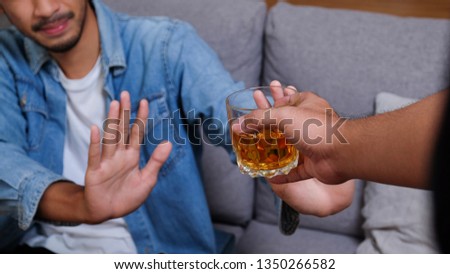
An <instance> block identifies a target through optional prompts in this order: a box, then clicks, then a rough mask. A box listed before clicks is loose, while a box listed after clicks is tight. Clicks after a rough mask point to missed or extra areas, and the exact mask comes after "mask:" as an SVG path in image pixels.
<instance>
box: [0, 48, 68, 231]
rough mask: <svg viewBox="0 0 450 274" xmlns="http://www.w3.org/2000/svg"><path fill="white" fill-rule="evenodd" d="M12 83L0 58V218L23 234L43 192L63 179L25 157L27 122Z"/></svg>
mask: <svg viewBox="0 0 450 274" xmlns="http://www.w3.org/2000/svg"><path fill="white" fill-rule="evenodd" d="M14 83H15V79H14V77H13V74H12V72H11V70H10V69H9V67H8V65H7V63H6V61H5V60H4V58H2V57H0V215H2V216H11V217H13V218H14V219H15V220H17V222H18V226H19V227H20V228H21V229H23V230H26V229H27V228H29V227H30V225H31V223H32V221H33V219H34V215H35V214H36V211H37V208H38V205H39V201H40V199H41V197H42V195H43V193H44V191H45V190H46V189H47V187H48V186H49V185H50V184H51V183H53V182H56V181H59V180H63V179H64V178H62V176H61V175H58V174H55V173H54V172H52V171H50V170H48V169H47V168H45V167H43V166H42V165H40V164H39V163H38V162H36V161H34V160H32V159H31V158H29V157H28V156H27V152H26V149H27V145H28V144H27V135H26V134H27V133H26V132H27V121H26V119H25V117H24V115H23V113H22V110H21V108H20V100H19V98H18V95H17V92H16V90H15V85H14Z"/></svg>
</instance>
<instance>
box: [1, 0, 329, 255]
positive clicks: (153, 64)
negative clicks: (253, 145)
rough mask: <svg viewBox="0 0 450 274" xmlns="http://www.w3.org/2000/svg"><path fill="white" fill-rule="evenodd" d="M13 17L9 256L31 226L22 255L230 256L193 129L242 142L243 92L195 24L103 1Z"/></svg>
mask: <svg viewBox="0 0 450 274" xmlns="http://www.w3.org/2000/svg"><path fill="white" fill-rule="evenodd" d="M0 8H1V9H2V10H3V11H4V13H5V14H6V15H7V17H8V18H9V20H10V22H11V23H12V24H13V25H14V26H15V28H10V29H7V30H4V31H2V32H0V98H1V101H0V102H1V107H0V214H3V215H5V213H6V214H7V217H2V218H1V219H0V223H1V224H5V225H4V227H6V228H7V229H6V230H7V231H2V232H1V233H2V237H1V239H0V248H1V247H2V246H3V247H4V246H6V245H8V244H9V242H8V241H9V240H12V239H13V238H14V237H13V235H16V234H14V233H13V230H14V229H16V228H17V227H18V228H20V229H22V230H24V231H26V232H25V235H23V237H21V244H20V246H19V247H18V248H19V249H18V250H16V251H17V252H53V253H136V252H138V253H216V252H222V251H223V249H224V246H219V245H218V244H216V239H220V241H217V242H221V243H226V242H227V239H228V238H227V237H228V236H227V235H223V234H221V233H218V232H216V231H215V230H214V229H213V226H212V223H211V220H210V216H209V211H208V208H207V203H206V198H205V195H204V192H203V186H202V182H201V177H200V174H199V170H198V167H197V165H196V163H197V162H196V160H195V155H196V152H198V151H196V150H197V149H196V148H195V147H194V146H192V145H190V144H189V142H188V141H187V140H188V133H187V130H186V127H185V126H184V125H185V123H186V121H187V122H189V123H193V122H194V121H196V120H197V119H199V118H212V117H214V118H215V119H209V121H210V122H211V123H215V125H214V127H210V128H216V130H215V131H213V132H210V133H214V134H215V136H218V135H217V134H219V133H221V134H224V133H226V132H228V131H227V130H226V129H224V127H225V125H226V122H227V118H226V110H225V107H224V101H225V98H226V96H227V95H228V94H229V92H231V91H233V90H237V89H240V88H242V84H238V83H235V82H234V81H233V80H232V78H231V77H230V75H229V73H227V72H226V71H225V70H224V68H223V66H222V65H221V63H220V61H219V60H218V58H217V56H216V54H215V53H214V52H213V51H212V50H211V49H210V48H209V47H208V46H207V45H206V44H205V43H204V42H203V41H202V40H201V39H200V38H199V37H198V36H197V34H196V33H195V31H194V30H193V29H192V28H191V27H190V26H189V25H187V24H185V23H182V22H180V21H177V20H171V19H163V18H145V19H144V18H135V17H129V16H127V15H123V14H117V13H114V12H112V11H111V10H109V9H108V8H107V7H106V6H105V5H104V4H103V3H102V2H101V1H100V0H92V1H88V0H22V1H9V0H0ZM125 91H126V92H125ZM180 109H182V110H183V111H180ZM191 110H195V112H194V111H191ZM177 113H181V115H176V114H177ZM179 116H181V117H179ZM130 117H131V118H133V117H136V120H135V122H134V123H132V124H131V129H129V128H130ZM105 119H107V121H108V123H106V128H105V132H104V134H103V136H101V135H102V133H101V131H100V130H99V128H101V126H102V121H104V120H105ZM147 120H148V130H147V131H145V132H144V129H143V127H144V125H145V123H146V122H147ZM168 120H170V124H168V123H166V122H167V121H168ZM102 138H103V141H101V139H102ZM226 138H228V137H227V136H224V139H225V140H224V143H230V142H229V141H227V140H226ZM165 141H168V142H165ZM142 144H143V145H142ZM157 181H158V184H156V182H157ZM330 189H333V190H334V188H330ZM319 191H329V190H328V189H327V190H322V189H320V190H319ZM330 191H332V190H330ZM311 196H314V195H311ZM318 202H320V201H318Z"/></svg>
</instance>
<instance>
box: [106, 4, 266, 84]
mask: <svg viewBox="0 0 450 274" xmlns="http://www.w3.org/2000/svg"><path fill="white" fill-rule="evenodd" d="M104 2H105V3H107V4H108V5H109V6H110V7H112V8H113V9H115V10H118V11H121V12H125V13H128V14H132V15H139V16H169V17H172V18H178V19H181V20H184V21H186V22H189V23H190V24H192V25H193V26H194V27H195V28H196V29H197V31H198V33H199V34H200V36H202V38H203V39H205V41H206V42H208V44H209V45H210V46H211V47H212V48H213V49H214V50H215V51H216V52H217V53H218V54H219V56H220V58H221V60H222V62H223V63H224V66H225V67H226V68H227V69H228V70H229V71H230V72H231V74H232V75H233V77H234V79H236V80H238V81H244V82H245V83H246V85H247V86H253V85H257V84H258V83H259V82H260V75H261V60H262V45H263V43H262V42H263V29H264V22H265V15H266V4H265V1H264V0H245V1H236V0H189V1H186V0H152V1H148V0H128V1H123V0H104Z"/></svg>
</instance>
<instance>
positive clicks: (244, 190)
mask: <svg viewBox="0 0 450 274" xmlns="http://www.w3.org/2000/svg"><path fill="white" fill-rule="evenodd" d="M105 3H107V4H108V5H109V6H110V7H111V8H113V9H115V10H117V11H120V12H124V13H128V14H132V15H138V16H169V17H172V18H178V19H181V20H184V21H187V22H189V23H190V24H192V25H193V26H194V27H195V28H196V29H197V31H198V33H199V35H200V36H202V38H203V39H205V41H206V42H207V43H208V44H209V45H210V46H211V47H212V48H213V49H214V50H215V51H216V52H217V53H218V55H219V57H220V58H221V60H222V62H223V63H224V66H225V68H227V69H228V70H229V71H230V72H231V74H232V75H233V77H234V78H235V79H236V80H239V81H241V80H242V81H244V82H245V83H246V85H256V84H257V83H259V80H260V74H261V59H262V43H263V28H264V22H265V15H266V5H265V2H264V0H246V1H235V0H190V1H184V0H153V1H147V0H129V1H123V0H105ZM224 107H225V102H224ZM201 166H202V174H203V178H204V181H205V191H206V196H207V199H208V203H209V207H210V210H211V215H212V218H213V221H215V222H219V223H225V224H232V225H233V224H234V225H241V226H242V225H246V224H247V223H248V222H249V221H250V219H251V218H252V215H253V201H254V183H253V180H252V179H251V178H250V177H249V176H243V175H242V174H240V172H239V169H238V168H237V167H236V166H235V165H234V164H232V163H231V161H230V158H229V156H228V155H227V153H226V152H225V150H224V149H223V148H220V147H214V146H211V145H204V148H203V153H202V158H201Z"/></svg>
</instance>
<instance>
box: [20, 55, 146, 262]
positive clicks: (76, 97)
mask: <svg viewBox="0 0 450 274" xmlns="http://www.w3.org/2000/svg"><path fill="white" fill-rule="evenodd" d="M59 77H60V81H61V84H62V86H63V87H64V89H65V90H66V93H67V104H66V113H67V126H66V135H65V136H66V138H65V142H64V170H63V176H64V177H66V178H67V179H69V180H71V181H73V182H75V183H76V184H78V185H84V176H85V173H86V168H87V161H88V150H89V143H90V127H91V125H97V126H98V127H99V128H100V129H101V128H102V125H103V121H104V119H106V117H107V115H106V94H105V93H104V92H103V85H104V80H103V77H102V73H101V62H100V58H99V59H98V60H97V63H96V64H95V66H94V68H93V69H92V70H91V71H90V72H89V74H87V75H86V76H85V77H83V78H81V79H68V78H67V77H66V76H65V75H64V73H63V71H62V70H60V71H59ZM29 234H30V235H26V237H25V238H24V242H25V243H26V244H28V245H29V246H32V247H45V248H47V249H49V250H51V251H53V252H56V253H137V250H136V246H135V245H134V242H133V240H132V238H131V234H130V232H129V231H128V226H127V224H126V223H125V221H124V219H123V218H118V219H113V220H109V221H106V222H104V223H102V224H98V225H87V224H81V225H78V226H73V227H69V226H55V225H51V224H48V223H40V227H39V229H36V230H32V231H30V233H29Z"/></svg>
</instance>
